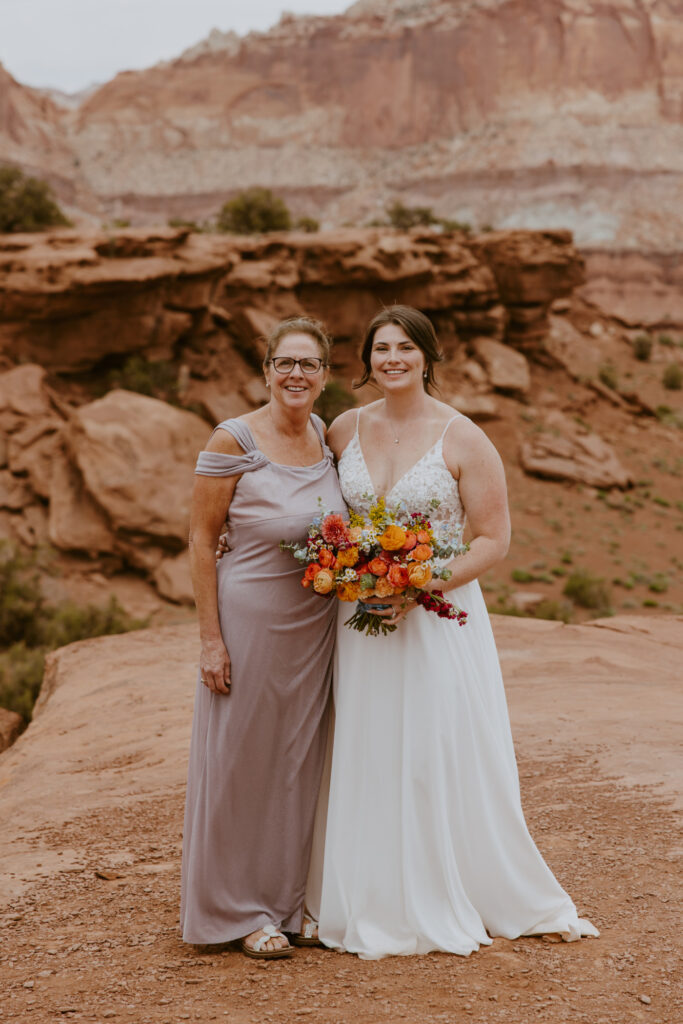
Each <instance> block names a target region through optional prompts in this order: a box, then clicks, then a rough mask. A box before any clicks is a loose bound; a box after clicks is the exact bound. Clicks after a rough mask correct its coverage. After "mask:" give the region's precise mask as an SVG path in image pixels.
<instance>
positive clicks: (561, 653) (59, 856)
mask: <svg viewBox="0 0 683 1024" xmlns="http://www.w3.org/2000/svg"><path fill="white" fill-rule="evenodd" d="M494 627H495V630H496V636H497V641H498V644H499V649H500V652H501V658H502V662H503V667H504V671H505V675H506V680H507V687H508V695H509V702H510V709H511V717H512V722H513V730H514V735H515V742H516V747H517V751H518V757H519V767H520V776H521V785H522V792H523V800H524V806H525V810H526V813H527V818H528V821H529V825H530V829H531V831H532V834H533V835H534V837H535V838H536V840H537V842H538V845H539V847H540V848H541V850H542V852H543V853H544V855H545V856H546V858H547V860H548V861H549V863H550V865H551V866H552V868H553V870H554V871H555V872H556V874H557V875H558V877H559V878H560V879H561V881H562V883H563V884H564V885H565V887H566V888H567V889H568V890H569V891H570V892H571V894H572V896H573V897H574V899H575V901H576V903H577V905H578V907H579V910H580V912H581V913H583V914H585V915H586V916H589V917H590V918H591V919H592V920H593V921H594V922H595V923H596V924H597V925H598V927H599V928H600V929H601V931H602V935H601V938H600V939H597V940H595V939H594V940H584V941H582V942H580V943H573V944H565V943H554V942H549V941H547V940H545V939H519V940H517V941H514V942H510V941H506V940H501V939H496V940H495V941H494V943H493V945H492V946H491V947H490V948H488V949H483V950H481V951H480V952H478V953H476V954H473V955H472V956H470V957H469V958H467V959H463V958H459V957H454V956H446V955H443V954H432V955H429V956H423V957H414V958H405V959H404V958H400V959H398V958H389V959H386V960H383V961H381V962H375V963H367V962H362V961H359V960H357V959H356V958H355V957H352V956H349V955H339V954H336V953H333V952H329V951H324V950H306V951H304V950H300V951H297V953H296V956H295V958H294V959H293V960H292V961H287V962H275V963H271V964H267V965H263V964H258V963H255V962H253V961H249V960H247V959H245V958H244V957H243V956H242V955H241V954H240V953H238V952H235V951H232V950H230V949H223V950H217V949H198V948H195V947H190V946H185V945H183V944H182V943H181V942H180V940H179V937H178V928H177V921H178V910H177V903H178V887H179V870H180V840H181V825H182V807H183V795H184V775H185V766H186V758H187V747H188V737H189V724H190V715H191V704H192V689H193V687H192V683H191V680H192V678H193V676H194V661H195V657H196V633H195V627H194V625H192V624H190V625H186V626H178V627H174V628H167V629H161V630H153V631H152V630H150V631H145V632H141V633H137V634H128V635H126V636H123V637H106V638H102V639H99V640H93V641H85V642H84V643H81V644H76V645H73V646H72V647H70V648H65V649H64V650H62V651H61V652H58V654H56V655H55V656H53V659H52V662H51V665H50V667H49V671H48V675H47V679H46V684H45V693H44V696H43V697H42V698H41V705H40V707H39V710H38V714H37V716H36V718H35V720H34V722H33V724H32V725H31V726H30V728H29V729H28V731H27V732H26V733H25V734H24V735H23V736H22V737H21V739H20V740H19V741H18V742H17V744H15V746H14V747H13V748H12V749H11V750H9V751H8V752H7V753H6V754H4V755H3V756H2V757H1V758H0V816H1V817H2V820H3V823H4V824H3V829H2V834H1V835H0V857H1V863H2V872H1V873H0V936H1V937H2V940H1V947H0V990H1V991H2V993H3V997H2V1000H1V1001H0V1021H4V1020H8V1021H9V1020H12V1021H22V1022H24V1021H26V1022H36V1024H42V1022H53V1021H63V1020H68V1019H71V1020H78V1021H84V1022H93V1024H94V1022H100V1021H105V1020H113V1021H130V1022H140V1024H146V1022H149V1024H176V1022H178V1021H186V1020H194V1021H213V1020H215V1021H226V1022H230V1024H257V1022H261V1021H265V1022H271V1021H272V1022H279V1021H296V1020H302V1021H303V1020H311V1021H321V1022H323V1021H324V1022H326V1024H351V1022H353V1024H375V1022H377V1024H379V1022H393V1021H396V1020H400V1021H403V1020H405V1021H409V1022H415V1024H417V1022H434V1024H436V1022H445V1024H455V1022H459V1021H463V1020H465V1021H466V1020H472V1021H477V1022H480V1024H497V1022H503V1021H506V1022H507V1021H510V1022H513V1021H514V1022H515V1024H526V1022H527V1021H543V1022H552V1024H565V1022H568V1021H586V1022H591V1024H613V1022H620V1024H621V1022H629V1024H630V1022H640V1021H643V1022H644V1021H650V1022H658V1024H674V1022H675V1021H678V1020H680V1019H681V1012H682V1009H681V1004H680V995H678V996H677V992H676V988H675V972H676V970H677V968H678V967H680V964H679V963H678V959H677V949H678V948H680V942H679V932H680V908H677V903H676V900H677V896H678V895H679V889H680V884H679V883H680V873H678V874H677V870H678V869H677V861H676V858H677V855H678V853H679V852H680V819H679V818H678V817H677V813H676V810H675V808H676V805H678V806H679V807H680V804H681V787H680V768H679V767H678V766H677V762H676V740H677V736H680V719H681V713H682V711H683V707H682V705H683V700H682V696H681V692H680V689H681V688H680V668H679V666H680V663H681V655H682V654H683V619H681V618H678V619H674V618H672V617H663V616H660V617H658V618H657V619H650V620H648V621H647V622H646V623H643V622H642V621H640V620H638V619H628V618H625V617H621V618H616V619H610V620H603V621H602V622H597V623H594V624H591V625H581V626H563V625H561V624H557V623H550V622H532V621H521V620H518V619H509V618H497V619H495V620H494ZM677 768H678V771H679V775H678V776H677V775H676V771H677ZM677 1000H678V1001H677Z"/></svg>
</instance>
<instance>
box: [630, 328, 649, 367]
mask: <svg viewBox="0 0 683 1024" xmlns="http://www.w3.org/2000/svg"><path fill="white" fill-rule="evenodd" d="M633 355H634V356H635V357H636V359H639V360H640V361H641V363H646V362H647V361H648V359H649V358H650V356H651V355H652V338H651V337H650V335H649V334H639V335H637V337H635V338H634V339H633Z"/></svg>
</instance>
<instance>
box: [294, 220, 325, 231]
mask: <svg viewBox="0 0 683 1024" xmlns="http://www.w3.org/2000/svg"><path fill="white" fill-rule="evenodd" d="M294 227H295V228H298V229H299V231H306V232H307V233H308V234H311V235H312V234H313V233H314V232H316V231H319V230H320V224H319V223H318V221H317V220H316V219H315V217H299V219H298V220H297V222H296V224H295V225H294Z"/></svg>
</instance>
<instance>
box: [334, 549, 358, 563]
mask: <svg viewBox="0 0 683 1024" xmlns="http://www.w3.org/2000/svg"><path fill="white" fill-rule="evenodd" d="M357 561H358V548H355V547H354V548H346V549H345V550H344V551H339V552H338V553H337V564H338V565H340V566H341V567H342V568H346V567H348V566H352V565H355V564H356V562H357Z"/></svg>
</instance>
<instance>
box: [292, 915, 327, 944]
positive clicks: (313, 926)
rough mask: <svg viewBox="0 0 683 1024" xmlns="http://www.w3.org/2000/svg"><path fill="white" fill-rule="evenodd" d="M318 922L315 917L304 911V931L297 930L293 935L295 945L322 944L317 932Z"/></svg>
mask: <svg viewBox="0 0 683 1024" xmlns="http://www.w3.org/2000/svg"><path fill="white" fill-rule="evenodd" d="M317 931H318V922H317V921H316V920H315V918H313V917H311V916H310V914H307V913H306V912H305V911H304V919H303V921H302V931H300V932H296V933H295V934H294V935H292V943H293V945H295V946H322V942H321V941H320V938H319V936H318V935H317V934H315V933H317Z"/></svg>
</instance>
